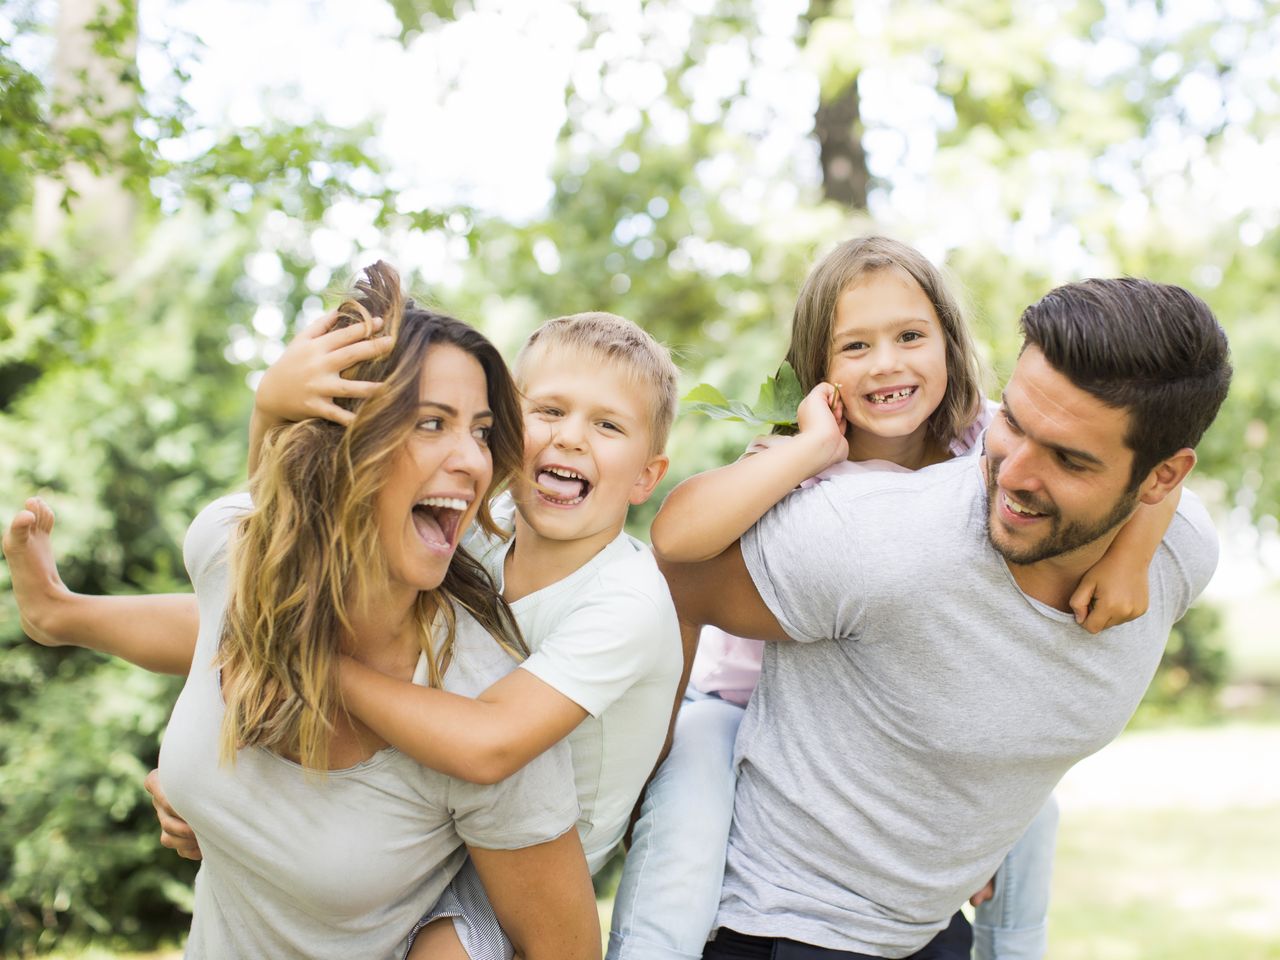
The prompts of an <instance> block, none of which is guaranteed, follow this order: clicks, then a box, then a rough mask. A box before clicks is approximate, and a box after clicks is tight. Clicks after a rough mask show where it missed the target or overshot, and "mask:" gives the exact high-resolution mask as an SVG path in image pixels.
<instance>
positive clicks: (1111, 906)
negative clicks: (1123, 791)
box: [1049, 806, 1280, 960]
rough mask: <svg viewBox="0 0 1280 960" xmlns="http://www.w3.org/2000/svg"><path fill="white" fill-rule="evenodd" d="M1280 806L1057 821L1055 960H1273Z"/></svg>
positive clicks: (1279, 904)
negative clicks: (1153, 959) (1152, 959)
mask: <svg viewBox="0 0 1280 960" xmlns="http://www.w3.org/2000/svg"><path fill="white" fill-rule="evenodd" d="M1277 863H1280V806H1269V807H1263V808H1258V809H1248V808H1236V809H1225V810H1216V811H1208V812H1202V813H1192V812H1189V811H1186V810H1165V811H1151V810H1129V811H1123V812H1108V811H1091V812H1088V813H1082V814H1078V815H1071V814H1068V815H1066V816H1064V817H1063V821H1062V827H1061V831H1060V834H1059V838H1058V860H1057V867H1056V870H1055V873H1054V903H1053V907H1052V910H1051V913H1050V925H1049V937H1050V943H1051V944H1052V949H1051V951H1050V955H1051V956H1052V957H1053V958H1054V960H1144V958H1148V957H1159V958H1161V960H1193V958H1194V960H1204V958H1207V957H1224V958H1225V957H1230V958H1232V960H1280V876H1277V872H1276V864H1277Z"/></svg>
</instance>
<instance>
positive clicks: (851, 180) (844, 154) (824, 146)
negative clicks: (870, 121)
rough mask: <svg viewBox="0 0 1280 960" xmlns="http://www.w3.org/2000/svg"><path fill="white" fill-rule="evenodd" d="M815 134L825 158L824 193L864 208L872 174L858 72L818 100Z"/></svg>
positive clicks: (831, 198)
mask: <svg viewBox="0 0 1280 960" xmlns="http://www.w3.org/2000/svg"><path fill="white" fill-rule="evenodd" d="M813 135H814V136H815V137H817V138H818V151H819V158H820V159H821V161H822V192H823V195H824V196H825V197H826V198H827V199H828V200H834V201H835V202H836V203H839V204H843V205H844V206H846V207H853V208H855V209H858V210H865V209H866V206H867V188H868V186H869V184H870V180H871V175H870V174H869V173H868V171H867V155H866V153H865V152H864V151H863V149H862V123H861V120H860V117H859V114H858V77H857V74H855V75H854V76H853V77H852V78H851V79H850V80H849V83H848V84H847V85H846V86H845V88H844V89H843V90H841V91H840V93H839V94H838V95H837V96H836V97H834V98H833V99H831V100H823V101H821V102H819V104H818V109H817V111H816V113H815V114H814V118H813Z"/></svg>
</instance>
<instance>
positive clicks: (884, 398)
mask: <svg viewBox="0 0 1280 960" xmlns="http://www.w3.org/2000/svg"><path fill="white" fill-rule="evenodd" d="M916 389H917V388H916V387H903V388H902V389H900V390H886V391H884V392H882V393H868V394H865V396H866V398H867V399H868V400H869V401H871V402H872V403H893V402H894V401H895V400H905V399H906V398H907V397H909V396H911V395H912V394H913V393H915V392H916Z"/></svg>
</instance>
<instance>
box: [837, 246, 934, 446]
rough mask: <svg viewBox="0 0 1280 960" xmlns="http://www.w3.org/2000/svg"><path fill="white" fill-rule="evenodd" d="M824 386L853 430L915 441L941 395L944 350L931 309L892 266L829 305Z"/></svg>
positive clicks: (915, 285) (907, 277)
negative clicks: (831, 388)
mask: <svg viewBox="0 0 1280 960" xmlns="http://www.w3.org/2000/svg"><path fill="white" fill-rule="evenodd" d="M830 356H831V358H830V360H829V362H828V364H827V380H829V381H830V382H832V383H838V384H839V385H840V399H841V400H842V401H843V403H844V416H845V420H846V421H847V422H848V424H849V427H850V428H851V429H853V430H855V431H856V430H865V431H867V432H868V433H871V434H874V435H875V436H877V437H883V438H895V439H905V438H907V437H912V436H919V437H923V435H924V434H925V432H926V431H927V424H928V420H929V417H930V415H931V414H932V413H933V411H934V410H936V409H938V405H939V404H940V403H942V398H943V396H944V395H945V394H946V391H947V346H946V337H945V335H944V334H943V332H942V325H941V323H939V321H938V316H937V314H936V313H935V312H934V309H933V304H932V303H930V302H929V298H928V297H927V296H925V292H924V291H923V290H922V289H920V284H918V283H916V281H915V280H914V279H913V278H912V277H911V275H910V274H908V273H907V272H906V271H905V270H902V269H901V268H899V267H889V268H886V269H882V270H877V271H875V272H874V273H871V274H868V275H866V276H864V277H862V279H860V280H859V281H858V282H857V283H856V284H854V286H852V287H850V288H849V289H847V290H845V291H844V293H842V294H841V295H840V299H839V300H838V301H837V302H836V317H835V323H834V324H833V325H832V336H831V355H830Z"/></svg>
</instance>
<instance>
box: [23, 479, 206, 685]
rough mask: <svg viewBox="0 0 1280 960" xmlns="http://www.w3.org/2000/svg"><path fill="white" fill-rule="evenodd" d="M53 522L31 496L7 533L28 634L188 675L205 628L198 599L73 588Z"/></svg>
mask: <svg viewBox="0 0 1280 960" xmlns="http://www.w3.org/2000/svg"><path fill="white" fill-rule="evenodd" d="M53 523H54V516H53V510H52V509H51V508H50V507H49V505H48V504H46V503H45V502H44V501H43V500H41V499H40V498H39V497H33V498H31V499H30V500H28V501H27V502H26V509H25V510H23V511H21V512H19V513H18V515H17V516H16V517H15V518H14V519H13V522H12V523H11V524H10V525H9V529H8V530H7V531H5V535H4V555H5V557H6V559H7V560H8V561H9V574H10V578H11V580H12V581H13V596H14V599H15V600H17V602H18V611H19V615H20V616H21V620H22V629H23V631H24V632H25V633H26V634H27V636H29V637H30V638H31V639H32V640H34V641H35V642H36V643H39V644H43V645H44V646H47V647H60V646H75V647H85V648H87V649H89V650H96V651H98V652H99V653H106V654H110V655H111V656H115V657H120V658H121V659H123V660H128V661H129V662H130V663H133V664H136V665H137V666H140V667H142V668H144V669H146V670H151V671H154V672H156V673H172V674H177V675H179V676H185V675H186V674H187V673H188V672H189V671H190V669H191V658H192V656H193V655H194V653H195V647H196V635H197V633H198V632H199V629H200V617H199V612H198V608H197V606H196V598H195V596H194V595H192V594H188V593H176V594H157V595H151V596H133V597H100V596H90V595H88V594H81V593H72V592H71V591H70V590H68V589H67V586H66V584H64V583H63V582H62V577H61V576H60V575H59V574H58V565H57V562H56V561H55V560H54V555H53V544H52V539H51V534H52V533H53Z"/></svg>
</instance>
